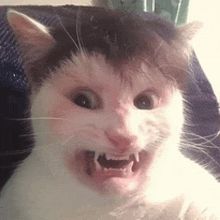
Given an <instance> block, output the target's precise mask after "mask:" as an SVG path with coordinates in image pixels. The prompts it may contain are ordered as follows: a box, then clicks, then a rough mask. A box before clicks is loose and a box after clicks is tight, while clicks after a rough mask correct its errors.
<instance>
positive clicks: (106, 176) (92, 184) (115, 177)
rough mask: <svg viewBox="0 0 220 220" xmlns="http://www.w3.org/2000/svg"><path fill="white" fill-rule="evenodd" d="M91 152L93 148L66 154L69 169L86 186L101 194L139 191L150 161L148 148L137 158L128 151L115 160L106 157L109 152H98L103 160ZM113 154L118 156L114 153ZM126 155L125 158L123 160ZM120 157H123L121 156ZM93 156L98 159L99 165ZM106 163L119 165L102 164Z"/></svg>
mask: <svg viewBox="0 0 220 220" xmlns="http://www.w3.org/2000/svg"><path fill="white" fill-rule="evenodd" d="M94 154H95V153H94V152H92V151H79V152H77V153H75V156H73V157H71V156H70V155H68V156H67V158H66V161H68V162H67V167H68V170H69V171H70V172H71V173H72V175H73V176H74V178H75V177H76V178H77V179H78V180H79V181H80V182H81V183H82V184H83V185H85V186H87V187H88V188H89V189H91V190H93V191H96V192H98V193H100V194H110V195H116V196H117V195H123V196H126V195H130V194H133V193H135V194H136V193H138V191H139V189H140V188H141V186H142V185H143V184H144V182H146V181H147V170H148V168H149V165H150V164H151V162H152V156H151V155H150V154H149V153H148V152H147V151H141V152H139V156H138V159H137V156H134V154H131V155H129V156H125V155H123V156H120V157H119V159H118V160H116V159H115V160H112V159H110V160H107V159H105V157H107V158H108V157H111V156H109V155H108V156H105V154H101V155H103V156H102V157H104V159H103V160H106V161H104V162H103V161H101V159H100V158H101V156H99V157H96V156H95V155H94ZM112 157H114V158H117V156H115V155H114V156H112ZM126 157H127V159H128V160H125V158H126ZM121 158H123V159H124V160H120V159H121ZM95 160H98V161H100V163H101V165H100V164H99V162H97V161H96V162H94V161H95ZM136 160H138V161H136ZM105 163H106V164H105ZM107 163H109V164H107ZM123 163H124V164H123ZM108 165H109V166H110V165H112V166H119V167H120V168H119V167H118V168H116V167H114V168H112V167H108V168H107V167H104V166H108Z"/></svg>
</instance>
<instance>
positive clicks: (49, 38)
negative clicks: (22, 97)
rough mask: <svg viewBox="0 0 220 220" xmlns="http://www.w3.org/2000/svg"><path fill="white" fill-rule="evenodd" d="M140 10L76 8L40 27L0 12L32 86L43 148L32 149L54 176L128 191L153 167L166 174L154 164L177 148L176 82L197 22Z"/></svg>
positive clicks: (39, 142)
mask: <svg viewBox="0 0 220 220" xmlns="http://www.w3.org/2000/svg"><path fill="white" fill-rule="evenodd" d="M146 16H147V18H144V17H142V16H141V15H138V14H130V13H122V12H115V11H111V10H106V9H101V8H92V7H91V8H81V7H80V8H79V10H76V11H74V12H73V13H71V14H70V15H68V16H66V17H59V22H58V24H57V26H56V27H46V26H44V25H42V24H40V23H39V22H37V21H35V20H33V19H32V18H30V17H28V16H26V15H24V14H21V13H19V12H15V11H9V12H8V20H9V23H10V24H11V26H12V29H13V30H14V33H15V35H16V36H17V39H18V42H19V45H20V49H21V55H22V57H23V59H24V67H25V73H26V75H27V78H28V80H29V82H30V84H31V88H32V107H31V116H32V118H33V128H34V132H35V133H36V146H45V147H40V149H41V150H38V149H39V148H37V147H36V148H35V150H34V152H37V154H38V155H41V160H43V161H42V164H43V163H45V164H46V165H47V167H49V168H48V169H49V170H51V173H52V174H53V176H56V177H57V181H58V182H59V181H61V179H62V181H64V182H66V183H70V182H71V181H72V177H74V178H75V177H77V179H78V180H79V181H81V182H83V184H84V185H87V186H89V188H92V189H95V190H96V191H99V192H115V193H119V194H128V193H133V192H137V191H139V190H140V189H141V187H140V186H143V183H145V182H146V181H148V179H149V178H147V176H148V177H149V176H151V175H152V176H153V177H154V178H156V177H157V175H156V174H155V173H157V172H158V170H159V171H160V173H159V174H158V178H159V177H160V178H162V176H163V175H164V176H166V177H167V175H168V174H167V172H168V170H169V169H166V166H165V164H166V163H162V162H161V163H158V162H157V163H156V162H155V161H158V160H159V161H160V160H161V161H163V162H164V161H167V164H169V162H168V161H172V160H170V156H168V155H173V154H170V153H169V152H173V153H174V154H175V152H177V151H178V140H179V135H180V132H181V127H182V123H183V106H182V99H181V95H180V93H179V88H182V87H183V85H184V84H185V78H186V75H187V70H188V65H189V60H190V55H191V47H190V45H189V41H190V39H191V38H192V36H193V34H194V33H195V32H196V30H197V29H198V26H199V25H198V24H188V25H184V26H182V27H179V28H176V27H174V26H173V25H172V24H170V23H169V22H166V21H164V20H162V19H160V18H158V17H156V16H154V15H149V14H146ZM43 119H45V120H43ZM39 134H40V135H39ZM158 158H159V159H158ZM161 171H163V172H162V173H163V175H162V174H161ZM67 173H68V174H67ZM66 174H67V175H66ZM60 177H62V178H60ZM154 178H151V179H154ZM167 179H168V178H167ZM163 184H165V180H164V182H163ZM156 191H158V190H156Z"/></svg>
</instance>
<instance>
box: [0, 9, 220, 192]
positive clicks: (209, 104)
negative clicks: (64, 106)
mask: <svg viewBox="0 0 220 220" xmlns="http://www.w3.org/2000/svg"><path fill="white" fill-rule="evenodd" d="M7 8H8V7H0V103H1V105H0V189H1V187H2V186H3V185H4V184H5V182H6V181H7V180H8V178H9V177H10V176H11V174H12V172H13V170H14V169H15V168H16V166H17V165H18V164H19V162H20V161H22V160H23V159H24V158H25V157H26V156H28V154H29V153H28V152H26V153H24V152H23V153H22V152H21V150H24V149H29V148H31V147H32V146H33V141H32V139H31V135H28V134H29V133H30V132H29V131H28V127H29V126H30V125H29V123H28V121H23V120H16V119H21V118H24V117H27V116H26V115H25V112H26V109H27V106H28V102H27V92H26V89H27V87H28V85H27V83H26V79H25V76H24V73H23V67H22V60H21V59H20V58H19V56H18V55H19V53H18V50H17V43H16V41H15V38H14V36H13V34H12V31H11V29H10V27H9V24H8V22H7V19H6V12H7ZM14 8H15V9H17V10H19V11H21V12H24V13H25V14H27V15H30V16H32V17H33V18H35V19H37V20H39V21H40V22H41V23H43V24H45V25H49V26H51V25H53V24H54V23H56V22H58V15H62V14H64V15H65V14H66V13H67V12H68V13H69V9H71V10H73V11H74V10H75V7H74V6H66V7H51V6H28V7H27V6H25V7H14ZM142 16H143V17H144V18H145V19H148V18H149V14H142ZM191 72H192V74H191V76H189V83H188V86H187V90H186V92H185V98H186V100H187V105H188V107H189V109H190V117H191V125H189V126H185V128H184V130H185V131H186V132H187V133H191V135H189V134H187V135H184V139H185V140H187V141H190V142H191V143H192V144H196V146H198V147H200V148H199V149H203V148H201V147H202V146H203V145H204V144H205V145H206V146H208V148H207V150H206V152H205V153H204V152H201V150H198V149H197V150H195V149H191V150H190V149H189V148H188V149H186V148H185V149H184V150H183V153H184V154H185V155H186V156H187V157H190V158H192V159H194V160H199V161H201V162H202V163H209V164H210V165H211V167H212V168H213V173H214V174H220V165H219V164H220V150H219V146H220V143H219V139H218V138H214V139H213V134H216V133H217V132H218V131H219V112H218V104H217V101H216V97H215V96H214V94H213V91H212V88H211V86H210V84H209V82H208V80H207V78H206V76H205V74H204V73H203V71H202V69H201V67H200V65H199V63H198V60H197V58H196V56H194V57H193V59H192V67H191ZM195 135H199V136H202V138H197V137H196V136H195ZM210 135H211V136H210ZM207 136H210V137H209V138H206V139H205V137H207ZM207 140H208V141H207Z"/></svg>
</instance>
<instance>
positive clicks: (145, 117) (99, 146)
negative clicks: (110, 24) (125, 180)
mask: <svg viewBox="0 0 220 220" xmlns="http://www.w3.org/2000/svg"><path fill="white" fill-rule="evenodd" d="M73 59H74V62H73V61H68V62H66V63H64V64H63V65H62V67H61V69H59V70H57V71H59V73H60V74H59V75H57V74H54V75H53V76H52V78H51V79H50V80H48V81H46V82H45V83H44V85H43V86H42V88H41V89H40V91H39V92H38V93H37V94H34V97H33V105H32V108H31V114H32V115H31V117H32V118H33V127H34V132H35V133H36V137H35V138H36V146H35V148H34V150H33V153H32V154H31V155H30V156H29V157H28V158H27V159H26V160H25V161H24V162H23V163H22V164H21V165H20V166H19V168H18V169H17V170H16V172H15V173H14V175H13V177H12V178H11V179H10V180H9V182H8V183H7V184H6V186H5V188H4V189H3V191H2V196H1V200H0V207H1V214H0V217H1V219H4V220H39V219H42V220H43V219H45V220H50V219H51V220H52V219H53V220H61V219H62V220H67V219H68V220H70V219H71V220H72V219H74V220H80V219H89V220H97V219H100V220H101V219H106V220H111V219H123V220H129V219H130V220H134V219H144V220H154V219H157V220H165V219H169V220H172V219H173V220H176V219H183V220H186V219H190V220H194V219H199V220H202V219H220V211H219V204H218V203H219V198H220V192H219V188H220V187H219V184H218V183H217V181H216V180H215V179H214V178H213V177H212V176H211V175H210V174H208V172H206V171H205V170H203V168H201V167H199V166H198V165H197V164H195V163H194V162H192V161H189V160H188V159H186V158H184V157H183V156H182V155H181V153H180V152H179V149H178V142H179V134H180V132H181V127H182V123H183V113H182V99H181V95H180V92H179V91H178V90H177V89H174V90H172V91H171V90H169V89H168V88H169V87H167V86H166V84H165V82H166V81H165V80H164V81H163V80H162V79H161V80H162V81H163V83H164V84H161V83H162V81H158V79H157V80H153V81H154V84H152V82H151V83H147V78H144V77H143V76H142V77H140V76H136V77H135V76H134V78H132V80H133V82H137V83H136V84H134V85H133V86H132V88H131V87H130V86H128V84H126V83H122V82H121V80H120V78H119V77H118V76H117V73H115V75H114V74H110V73H112V72H113V71H114V70H113V68H111V66H109V65H108V64H106V63H105V61H104V59H103V58H101V57H98V58H97V57H95V56H94V57H88V58H87V60H85V59H84V58H80V56H78V57H75V58H73ZM73 70H74V72H73ZM91 72H92V73H94V74H93V77H91V76H90V75H89V73H91ZM146 72H148V74H150V76H151V77H152V79H154V75H153V74H152V75H151V73H150V72H149V71H147V70H146ZM73 76H74V77H73ZM77 77H80V80H81V83H80V82H79V80H76V79H77ZM158 82H159V83H160V87H159V86H158ZM82 84H83V86H87V87H90V88H91V89H93V90H95V91H96V93H97V94H98V95H99V96H100V97H101V98H102V100H103V102H104V106H105V107H103V109H102V110H100V111H99V110H97V111H96V110H85V109H81V110H80V111H81V112H82V114H78V113H76V109H77V108H79V107H76V106H74V104H73V103H72V102H71V101H70V100H69V99H68V98H67V96H66V94H67V93H68V92H70V91H71V90H74V88H75V87H76V86H79V85H80V86H81V85H82ZM161 85H162V86H161ZM152 87H153V88H155V89H156V90H157V92H158V94H160V97H161V99H162V101H161V103H160V106H159V107H158V108H156V109H155V110H138V109H136V108H135V107H134V106H132V102H133V99H134V97H135V96H136V95H137V94H138V93H140V92H142V91H143V90H146V89H148V88H152ZM161 87H163V88H162V89H161ZM165 90H168V92H169V95H170V97H169V99H167V100H166V97H164V91H165ZM98 91H102V92H98ZM77 111H78V110H77ZM76 116H77V117H76ZM117 126H118V127H117ZM119 128H121V129H122V130H123V131H124V132H125V131H126V132H128V133H129V134H130V135H133V136H135V137H136V138H137V143H136V146H137V147H138V148H139V149H145V150H147V151H149V152H152V153H153V155H154V156H155V159H154V161H153V162H152V164H151V166H150V168H149V169H148V170H147V171H146V180H145V181H144V182H143V183H142V184H141V185H140V187H139V188H135V187H134V188H133V189H132V190H128V193H127V194H126V193H125V194H121V195H120V194H117V193H111V192H109V193H108V192H107V193H105V194H103V193H101V192H99V191H97V190H94V189H93V187H89V186H87V185H86V184H83V183H82V182H80V181H79V180H78V179H77V178H76V177H75V176H74V175H73V174H72V173H71V172H69V170H68V169H67V168H66V166H65V158H66V155H71V154H74V150H75V149H76V148H78V149H85V148H86V149H88V150H96V151H99V152H101V151H104V152H106V151H111V149H112V147H113V146H112V144H111V143H110V142H109V141H108V140H107V139H106V132H119V130H118V129H119ZM39 133H41V135H38V134H39ZM118 134H119V133H118ZM120 135H123V133H120ZM158 135H164V136H165V139H164V140H163V141H162V143H158V142H155V141H156V140H157V138H155V137H158ZM204 210H205V211H204ZM203 211H204V213H203ZM213 213H214V214H215V216H216V217H214V216H213V217H210V216H212V214H213Z"/></svg>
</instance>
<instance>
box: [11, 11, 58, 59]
mask: <svg viewBox="0 0 220 220" xmlns="http://www.w3.org/2000/svg"><path fill="white" fill-rule="evenodd" d="M7 18H8V22H9V23H10V25H11V27H12V29H13V31H14V33H15V35H16V36H17V38H18V41H19V45H20V49H21V53H22V55H23V58H24V60H25V59H28V58H29V59H30V57H31V58H32V59H33V57H39V56H42V55H43V54H44V53H45V52H46V51H48V50H49V49H50V48H51V47H52V46H53V45H54V43H55V40H54V39H53V37H52V36H51V35H50V34H49V30H48V28H47V27H45V26H44V25H42V24H40V23H39V22H37V21H35V20H34V19H32V18H30V17H28V16H27V15H24V14H22V13H19V12H17V11H14V10H9V11H8V14H7Z"/></svg>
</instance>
